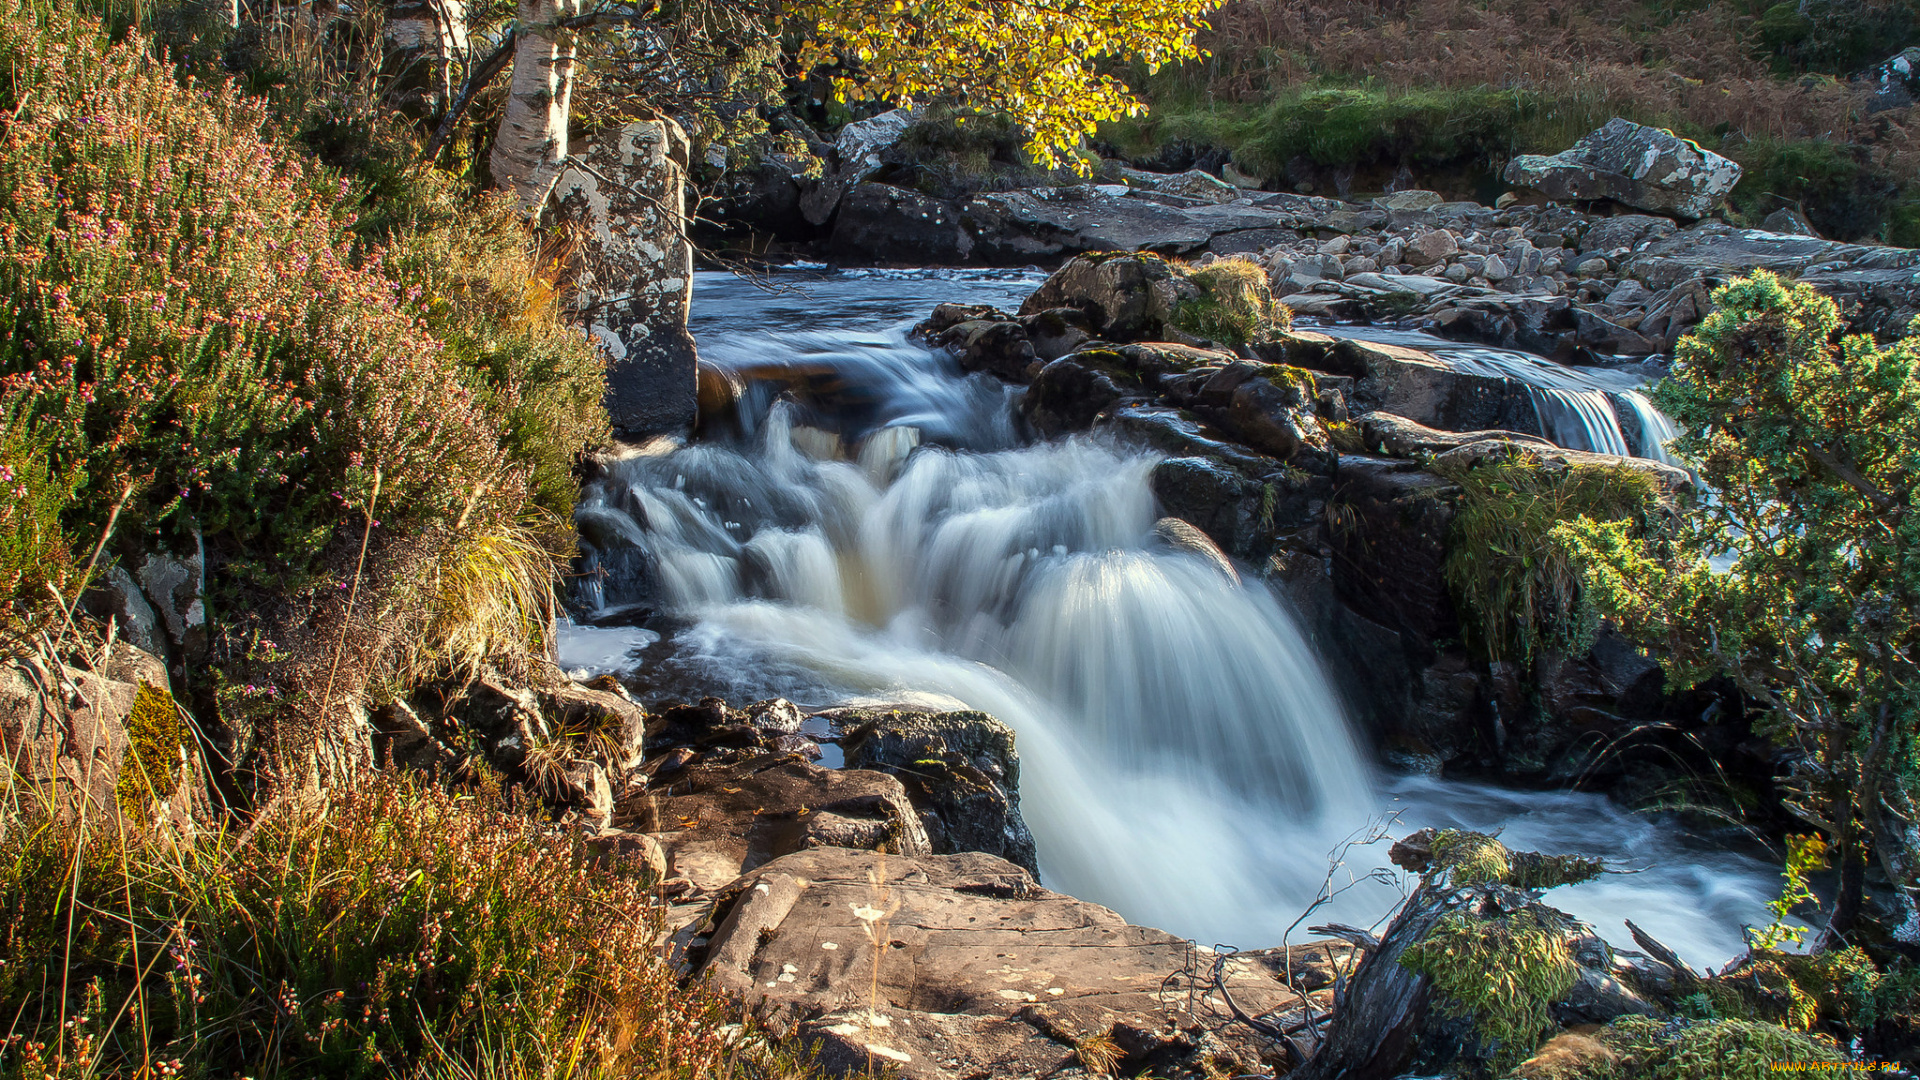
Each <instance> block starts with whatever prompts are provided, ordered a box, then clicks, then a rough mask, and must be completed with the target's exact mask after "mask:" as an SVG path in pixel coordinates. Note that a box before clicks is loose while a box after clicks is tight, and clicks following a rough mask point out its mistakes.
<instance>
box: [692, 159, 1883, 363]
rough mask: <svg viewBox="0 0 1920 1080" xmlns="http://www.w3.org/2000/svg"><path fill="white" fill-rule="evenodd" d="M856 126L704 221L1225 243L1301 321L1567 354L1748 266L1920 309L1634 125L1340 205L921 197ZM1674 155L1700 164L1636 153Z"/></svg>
mask: <svg viewBox="0 0 1920 1080" xmlns="http://www.w3.org/2000/svg"><path fill="white" fill-rule="evenodd" d="M866 124H867V126H864V127H863V126H860V125H855V126H853V127H850V128H849V129H848V131H849V134H847V135H843V136H842V138H843V141H845V142H846V143H847V145H845V146H843V147H841V148H840V149H839V151H838V153H837V156H836V158H835V161H836V163H837V167H836V169H835V170H834V171H830V172H829V173H828V175H827V176H826V177H824V178H819V179H814V178H810V177H807V176H805V175H801V174H799V173H797V172H795V171H794V170H793V168H792V167H790V166H783V165H781V164H779V163H777V162H768V163H765V164H763V165H762V166H761V167H760V168H759V170H758V171H756V172H751V173H749V174H745V175H743V176H742V177H741V178H739V179H737V180H736V181H735V182H734V186H733V187H732V188H731V189H730V191H731V198H729V199H726V200H723V201H722V203H721V216H722V218H723V219H725V220H728V221H731V222H733V223H735V224H736V225H737V226H740V227H742V228H745V229H748V230H759V231H761V232H762V233H764V234H766V235H770V236H772V237H774V238H776V239H781V240H785V241H787V242H788V243H789V244H798V245H799V246H798V247H797V248H792V250H806V251H813V252H818V253H822V254H825V255H826V256H828V257H830V258H832V259H834V260H836V261H839V262H843V263H849V264H854V265H862V264H871V263H882V264H906V265H917V266H926V265H984V266H1022V265H1043V266H1049V265H1053V264H1055V263H1057V262H1059V261H1060V260H1063V259H1067V258H1071V257H1073V256H1074V255H1077V254H1082V253H1089V252H1100V251H1142V252H1153V253H1157V254H1162V255H1167V256H1174V257H1179V258H1183V259H1188V260H1196V261H1205V260H1207V259H1209V258H1220V257H1226V256H1242V257H1247V258H1252V259H1254V260H1256V261H1258V262H1259V263H1260V264H1261V265H1262V266H1264V267H1266V268H1267V270H1268V272H1269V274H1270V277H1271V281H1272V287H1273V291H1274V294H1275V296H1276V297H1279V298H1281V300H1282V301H1283V302H1284V303H1285V304H1286V305H1287V306H1288V307H1290V308H1291V309H1293V310H1294V312H1295V313H1296V314H1298V315H1301V316H1312V317H1321V318H1327V319H1333V320H1340V321H1370V322H1395V323H1399V324H1402V325H1406V326H1411V327H1416V328H1420V329H1426V330H1431V331H1432V332H1434V333H1437V334H1440V335H1442V336H1444V337H1447V338H1450V339H1453V340H1457V341H1467V342H1476V343H1482V344H1488V345H1496V346H1501V347H1505V348H1516V349H1523V350H1525V351H1527V352H1531V353H1536V354H1538V355H1541V356H1546V357H1550V358H1553V359H1556V360H1563V361H1575V362H1581V363H1593V362H1596V361H1603V360H1606V359H1609V358H1621V357H1636V358H1637V357H1645V356H1650V355H1660V354H1667V353H1670V352H1671V351H1672V349H1673V346H1674V343H1675V342H1676V341H1677V340H1678V339H1679V338H1680V337H1681V336H1682V335H1684V334H1685V333H1686V332H1687V331H1688V330H1690V329H1691V328H1692V327H1693V326H1694V325H1695V324H1696V323H1697V322H1698V321H1699V320H1700V319H1701V318H1702V317H1704V315H1705V313H1706V309H1707V295H1708V293H1709V292H1710V290H1711V289H1712V288H1713V287H1714V286H1715V285H1717V284H1718V283H1720V282H1721V281H1724V280H1727V279H1729V278H1731V277H1734V276H1737V275H1739V274H1742V273H1746V272H1749V271H1752V270H1756V269H1764V270H1771V271H1773V272H1775V273H1780V274H1784V275H1787V276H1789V277H1793V278H1796V279H1798V280H1801V281H1804V282H1806V283H1808V284H1810V285H1813V286H1814V287H1815V288H1818V289H1819V290H1821V291H1822V292H1824V293H1827V294H1828V295H1830V296H1833V297H1834V298H1835V299H1837V300H1839V301H1840V302H1841V304H1842V306H1843V309H1844V310H1845V311H1846V312H1847V313H1848V316H1849V318H1850V320H1851V322H1852V324H1853V326H1854V328H1856V329H1858V330H1862V331H1866V332H1870V333H1874V334H1876V335H1878V336H1880V337H1882V338H1886V337H1890V336H1896V335H1898V334H1899V333H1901V332H1903V331H1904V330H1905V328H1906V326H1907V324H1908V323H1909V322H1910V321H1912V319H1913V318H1914V316H1915V315H1916V314H1920V251H1915V250H1912V249H1905V248H1889V247H1876V246H1872V245H1865V244H1847V243H1838V242H1833V241H1828V240H1824V239H1821V238H1820V237H1818V236H1816V235H1813V230H1812V229H1811V227H1810V226H1808V225H1807V223H1806V221H1805V219H1804V218H1802V217H1800V216H1799V215H1797V214H1796V213H1795V212H1793V211H1792V210H1782V211H1780V212H1779V213H1776V214H1775V215H1773V216H1772V217H1770V218H1768V219H1767V221H1766V223H1765V227H1763V228H1759V229H1748V228H1740V227H1736V226H1733V225H1729V224H1726V223H1724V222H1721V221H1717V220H1714V219H1713V218H1712V217H1711V216H1710V215H1711V213H1712V212H1713V210H1714V208H1715V207H1717V205H1718V199H1719V198H1720V197H1722V196H1724V195H1725V193H1726V191H1728V190H1730V189H1731V187H1732V183H1733V181H1734V180H1736V179H1737V178H1738V176H1739V170H1738V167H1737V166H1730V163H1727V162H1726V161H1725V159H1722V158H1718V157H1717V155H1711V154H1705V152H1703V151H1700V150H1699V148H1698V147H1694V146H1692V144H1688V143H1685V141H1684V140H1676V139H1674V138H1673V136H1671V135H1668V134H1666V133H1664V132H1659V131H1657V130H1656V129H1651V128H1642V127H1640V126H1639V125H1626V130H1622V131H1614V130H1613V129H1612V128H1611V127H1609V128H1604V129H1602V130H1601V131H1598V132H1595V133H1594V135H1592V136H1589V140H1583V142H1582V143H1581V144H1580V145H1577V146H1576V147H1574V148H1572V149H1570V150H1569V151H1568V152H1567V153H1565V154H1561V155H1557V156H1555V157H1553V158H1538V159H1527V160H1526V161H1516V162H1515V163H1514V166H1513V167H1512V168H1510V169H1509V175H1508V179H1509V180H1510V181H1512V182H1514V183H1515V184H1516V185H1517V186H1516V188H1515V190H1513V191H1510V192H1509V193H1507V194H1506V195H1503V196H1501V198H1500V199H1499V200H1498V202H1497V204H1496V205H1493V206H1487V205H1482V204H1480V203H1477V202H1463V201H1448V200H1446V199H1445V198H1443V197H1442V196H1441V195H1439V194H1437V193H1434V192H1431V191H1421V190H1402V191H1397V192H1392V193H1389V194H1387V195H1384V196H1381V197H1379V198H1374V199H1370V200H1356V201H1349V200H1344V199H1336V198H1327V197H1323V196H1319V195H1302V194H1294V193H1287V192H1273V191H1262V190H1259V189H1258V188H1257V187H1243V186H1237V185H1235V184H1233V183H1229V182H1228V181H1226V180H1223V179H1221V178H1220V177H1218V176H1215V175H1213V174H1211V173H1207V172H1202V171H1198V170H1192V171H1188V172H1184V173H1177V174H1158V173H1149V172H1143V171H1140V170H1137V169H1132V168H1128V167H1125V166H1123V165H1121V164H1120V163H1118V162H1107V163H1105V164H1104V165H1103V166H1102V168H1101V169H1100V170H1099V172H1098V174H1097V179H1099V180H1101V181H1104V182H1095V183H1086V184H1079V185H1068V186H1064V187H1049V188H1034V189H1028V190H1020V191H1004V192H992V191H989V192H980V193H976V194H973V195H970V196H966V197H961V198H952V199H947V198H938V197H935V196H931V195H927V194H923V193H921V192H918V191H914V190H910V189H906V188H900V187H893V186H889V185H887V184H883V183H878V182H875V181H873V180H871V179H869V178H870V177H872V176H874V175H875V174H876V173H878V172H879V171H880V169H881V163H882V160H883V158H884V156H885V139H886V138H887V132H889V131H892V130H893V129H892V127H889V126H887V125H881V124H880V123H879V121H868V122H866ZM1616 124H1624V121H1617V122H1616ZM895 126H897V125H895ZM869 128H871V130H869ZM897 134H898V132H897V131H893V135H894V136H895V137H897ZM1590 143H1591V145H1590ZM1630 150H1631V151H1634V153H1628V151H1630ZM1689 155H1691V157H1693V158H1701V157H1702V155H1704V158H1706V159H1711V161H1707V160H1701V161H1699V162H1698V163H1697V165H1696V167H1694V168H1693V169H1692V170H1691V171H1689V169H1688V167H1686V166H1685V165H1684V164H1680V165H1676V166H1674V167H1672V168H1669V169H1668V170H1667V172H1666V173H1665V174H1650V173H1648V172H1647V170H1644V169H1640V168H1638V165H1640V164H1643V163H1644V162H1645V161H1647V160H1652V161H1656V162H1667V163H1670V164H1671V163H1674V162H1682V163H1684V161H1685V160H1686V159H1687V158H1688V157H1689ZM1615 158H1621V159H1626V158H1632V159H1633V161H1632V162H1623V161H1615V160H1614V159H1615ZM1714 162H1718V163H1719V165H1718V166H1716V165H1714V164H1713V163H1714ZM1729 167H1730V168H1731V171H1730V172H1729V171H1727V170H1728V168H1729ZM1616 170H1624V171H1616ZM1237 179H1242V180H1243V181H1244V178H1237ZM1549 195H1552V196H1554V197H1555V198H1558V199H1560V200H1561V201H1557V202H1556V201H1553V199H1552V198H1549ZM802 203H804V204H805V205H806V207H807V213H806V214H804V215H803V214H801V213H800V212H799V209H800V207H801V205H802ZM1649 209H1652V210H1657V211H1660V212H1659V213H1649V212H1647V210H1649Z"/></svg>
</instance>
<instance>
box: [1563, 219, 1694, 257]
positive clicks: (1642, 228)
mask: <svg viewBox="0 0 1920 1080" xmlns="http://www.w3.org/2000/svg"><path fill="white" fill-rule="evenodd" d="M1677 228H1678V226H1676V225H1675V224H1674V223H1673V222H1672V221H1670V220H1668V219H1666V218H1663V217H1654V216H1652V215H1650V214H1615V215H1614V216H1612V217H1603V218H1596V219H1595V220H1594V222H1593V224H1591V225H1589V226H1587V230H1586V232H1584V233H1581V234H1580V249H1579V250H1580V253H1581V254H1582V255H1604V256H1607V257H1608V258H1616V257H1619V256H1622V255H1626V254H1628V253H1630V252H1633V251H1635V250H1637V249H1639V248H1640V247H1643V246H1645V245H1646V244H1648V243H1651V242H1653V241H1655V240H1658V239H1660V238H1661V237H1664V236H1671V235H1672V234H1673V233H1674V231H1675V230H1676V229H1677Z"/></svg>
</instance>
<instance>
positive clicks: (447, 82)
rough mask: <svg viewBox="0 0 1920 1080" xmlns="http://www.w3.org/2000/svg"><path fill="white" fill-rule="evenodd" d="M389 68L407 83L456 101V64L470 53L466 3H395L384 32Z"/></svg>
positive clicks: (406, 0) (442, 101)
mask: <svg viewBox="0 0 1920 1080" xmlns="http://www.w3.org/2000/svg"><path fill="white" fill-rule="evenodd" d="M384 37H385V38H386V49H387V66H388V69H389V70H391V71H394V72H396V73H398V74H399V76H400V78H401V80H402V81H403V82H404V83H407V84H410V85H414V86H420V87H430V88H431V92H432V94H433V96H435V97H437V98H438V99H439V100H438V104H439V105H441V106H444V105H445V104H446V103H447V102H449V101H452V100H453V91H454V85H453V65H454V63H455V62H456V61H457V60H459V59H460V58H461V57H463V56H465V55H466V52H467V5H466V0H392V3H391V4H390V6H389V7H388V9H387V23H386V28H385V31H384Z"/></svg>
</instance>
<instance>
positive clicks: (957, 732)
mask: <svg viewBox="0 0 1920 1080" xmlns="http://www.w3.org/2000/svg"><path fill="white" fill-rule="evenodd" d="M816 718H817V719H820V720H824V721H827V722H828V723H831V724H832V725H833V727H834V729H835V730H837V731H839V732H840V733H841V744H840V748H841V751H842V753H843V754H844V755H845V762H846V767H847V768H850V769H871V770H874V771H876V772H883V773H886V774H888V775H890V776H893V777H895V778H897V779H898V780H899V781H900V782H901V784H902V785H904V786H905V788H906V790H907V797H908V798H909V799H910V800H911V801H912V803H913V808H914V810H915V811H916V812H917V813H918V814H919V815H920V822H921V824H922V825H924V826H925V828H926V831H927V840H928V843H929V844H930V845H931V849H932V851H933V853H934V854H936V855H954V854H959V853H961V852H967V851H978V852H984V853H985V854H988V855H995V856H998V857H1000V858H1002V859H1005V860H1007V861H1008V862H1011V863H1014V864H1016V865H1018V866H1021V867H1023V868H1025V869H1026V870H1027V871H1028V872H1029V873H1032V874H1033V875H1035V876H1036V877H1038V876H1039V873H1040V864H1039V853H1038V851H1037V850H1036V849H1035V847H1034V843H1033V833H1032V832H1030V831H1028V829H1027V823H1026V820H1025V819H1024V818H1022V817H1021V816H1020V755H1019V753H1018V752H1017V751H1016V750H1015V749H1014V736H1013V729H1012V728H1009V727H1008V726H1007V725H1005V724H1003V723H1001V722H1000V721H998V720H996V719H994V718H993V717H991V716H988V715H987V714H986V713H983V712H970V711H961V712H931V711H928V710H926V709H913V708H905V707H897V706H896V707H890V708H882V707H873V706H862V707H854V708H843V709H832V710H828V711H827V712H824V713H818V714H816Z"/></svg>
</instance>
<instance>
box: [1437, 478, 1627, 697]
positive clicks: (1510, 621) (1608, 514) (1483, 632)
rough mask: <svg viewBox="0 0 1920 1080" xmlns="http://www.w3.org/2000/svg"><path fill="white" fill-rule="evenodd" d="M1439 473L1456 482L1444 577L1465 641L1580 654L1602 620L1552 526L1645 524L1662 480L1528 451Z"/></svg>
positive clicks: (1493, 651)
mask: <svg viewBox="0 0 1920 1080" xmlns="http://www.w3.org/2000/svg"><path fill="white" fill-rule="evenodd" d="M1435 471H1436V472H1438V473H1439V474H1440V475H1442V476H1445V477H1446V478H1447V479H1449V480H1452V481H1454V482H1455V483H1457V484H1459V485H1460V491H1461V495H1460V508H1459V512H1458V514H1457V515H1456V516H1455V518H1454V520H1453V526H1452V531H1451V534H1450V535H1449V537H1448V549H1447V561H1446V567H1445V576H1446V582H1447V589H1448V591H1449V592H1450V593H1451V594H1452V596H1453V600H1454V604H1455V606H1456V608H1457V609H1458V611H1459V614H1460V620H1461V623H1462V625H1463V627H1464V629H1465V630H1466V636H1467V638H1468V641H1469V643H1470V644H1472V645H1473V646H1475V647H1476V648H1477V649H1478V650H1479V651H1480V652H1482V653H1483V654H1484V655H1485V656H1486V657H1487V658H1488V659H1490V660H1528V659H1532V658H1534V657H1536V656H1539V655H1541V654H1542V653H1543V652H1552V653H1558V654H1560V655H1567V656H1571V655H1575V654H1578V653H1580V652H1583V651H1585V649H1586V647H1587V645H1588V644H1590V643H1591V640H1592V636H1593V633H1594V631H1595V630H1596V629H1598V626H1599V618H1598V616H1597V615H1596V614H1595V613H1594V611H1593V610H1592V608H1591V606H1590V605H1589V604H1588V603H1587V602H1586V600H1585V598H1584V597H1583V596H1582V595H1581V590H1580V572H1579V568H1578V566H1576V565H1575V563H1574V561H1573V560H1572V559H1571V558H1570V557H1569V556H1568V554H1567V553H1566V552H1565V551H1564V550H1563V549H1562V547H1561V546H1560V545H1559V544H1557V543H1556V542H1554V540H1553V537H1552V533H1553V528H1554V526H1555V525H1558V524H1559V523H1560V522H1562V521H1567V520H1571V519H1573V518H1580V517H1585V518H1591V519H1594V520H1598V521H1620V520H1633V521H1640V522H1645V521H1647V520H1650V519H1651V517H1652V516H1653V514H1654V513H1655V511H1656V510H1657V508H1658V507H1659V506H1660V504H1661V493H1660V486H1659V483H1658V482H1657V481H1656V480H1655V479H1654V478H1653V477H1652V476H1651V475H1649V474H1648V473H1646V472H1644V471H1642V470H1639V469H1634V468H1629V467H1627V466H1618V465H1583V464H1569V465H1565V466H1558V465H1555V466H1551V467H1549V466H1544V465H1542V464H1541V463H1540V462H1539V461H1537V460H1535V459H1533V458H1531V457H1528V456H1525V455H1516V456H1514V457H1511V458H1508V459H1506V460H1497V459H1487V460H1482V461H1480V462H1478V463H1476V464H1474V465H1472V466H1470V467H1465V468H1462V467H1443V466H1436V467H1435Z"/></svg>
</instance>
